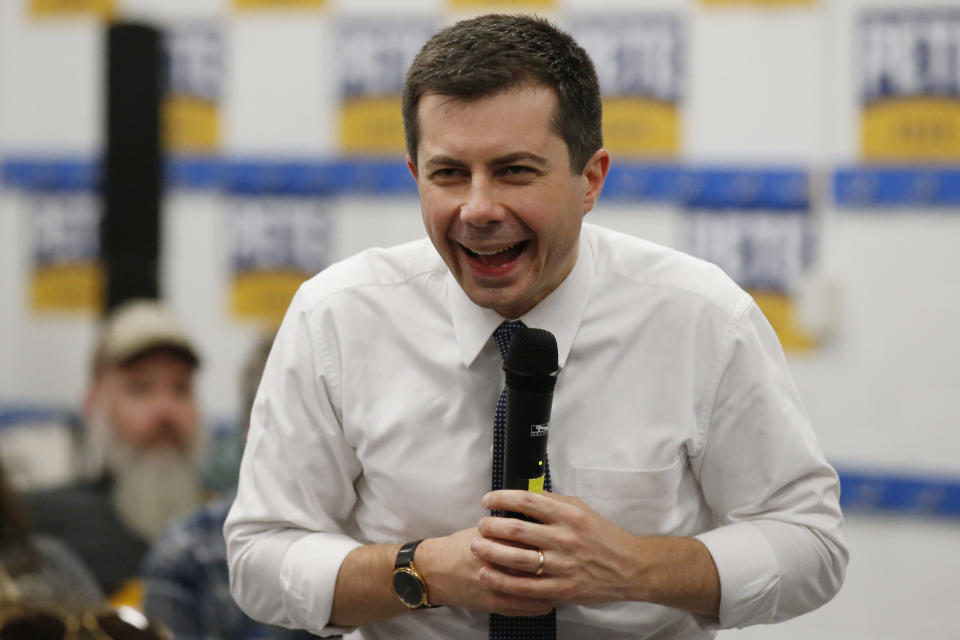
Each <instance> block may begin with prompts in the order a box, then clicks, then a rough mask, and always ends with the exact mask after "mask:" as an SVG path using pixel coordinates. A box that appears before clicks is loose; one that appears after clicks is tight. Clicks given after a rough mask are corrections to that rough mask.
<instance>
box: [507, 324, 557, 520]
mask: <svg viewBox="0 0 960 640" xmlns="http://www.w3.org/2000/svg"><path fill="white" fill-rule="evenodd" d="M559 369H560V366H559V365H558V364H557V340H556V338H554V337H553V334H552V333H550V332H549V331H546V330H544V329H530V328H527V327H520V328H519V329H517V331H516V332H515V333H514V334H513V338H512V339H511V340H510V347H509V349H508V350H507V357H506V358H504V362H503V370H504V372H505V373H506V393H507V398H506V404H507V416H506V430H505V431H506V433H505V437H504V452H503V488H504V489H522V490H524V491H533V492H535V493H543V480H544V475H545V474H546V459H547V435H548V434H549V433H550V407H551V405H552V404H553V389H554V387H555V386H556V384H557V372H558V371H559ZM505 515H507V516H510V517H515V518H523V519H525V520H529V518H526V517H525V516H523V515H521V514H518V513H512V512H507V513H506V514H505Z"/></svg>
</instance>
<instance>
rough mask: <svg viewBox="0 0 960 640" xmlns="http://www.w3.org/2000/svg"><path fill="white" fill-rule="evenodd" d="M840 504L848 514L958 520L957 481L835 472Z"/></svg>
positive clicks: (873, 472)
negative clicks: (935, 517)
mask: <svg viewBox="0 0 960 640" xmlns="http://www.w3.org/2000/svg"><path fill="white" fill-rule="evenodd" d="M838 473H839V474H840V487H841V495H840V504H841V506H842V507H843V510H844V511H845V512H847V513H853V512H883V513H895V514H900V515H916V516H949V517H960V478H954V477H946V476H943V477H937V476H921V475H909V474H905V473H902V474H896V473H889V472H885V471H877V470H844V469H840V470H838Z"/></svg>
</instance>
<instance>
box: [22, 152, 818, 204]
mask: <svg viewBox="0 0 960 640" xmlns="http://www.w3.org/2000/svg"><path fill="white" fill-rule="evenodd" d="M166 173H167V182H168V184H169V185H170V186H171V187H174V188H181V189H221V190H223V191H225V192H227V193H232V194H251V195H253V194H256V195H264V194H273V195H319V196H337V195H374V196H378V195H380V196H407V195H409V196H415V195H416V183H415V182H414V180H413V177H412V176H411V175H410V172H409V170H408V169H407V165H406V163H405V162H404V160H403V159H402V158H399V157H387V158H373V157H340V158H333V159H328V160H305V159H278V158H274V159H262V158H260V159H258V158H249V159H247V158H237V159H230V160H224V159H220V158H217V157H212V156H177V157H173V158H171V159H169V160H168V161H167V163H166ZM3 179H4V182H5V183H6V184H8V185H10V186H13V187H18V188H22V189H28V190H43V191H57V190H83V189H88V190H92V189H94V188H96V185H97V180H98V179H99V164H98V163H97V162H96V161H94V160H90V159H86V160H84V159H57V158H51V159H44V158H31V157H23V158H10V159H8V160H6V161H5V162H4V163H3ZM808 182H809V177H808V174H807V172H806V171H804V170H802V169H762V170H758V169H752V168H743V169H736V168H732V169H719V168H690V167H682V166H679V165H673V164H645V163H637V162H625V163H618V164H616V165H614V167H613V168H612V169H611V171H610V176H609V178H608V180H607V184H606V186H605V188H604V198H605V199H610V200H618V201H630V202H637V201H648V202H665V203H671V202H680V203H684V204H688V205H690V206H696V207H701V208H706V209H728V208H753V209H771V210H781V209H785V210H795V209H800V208H806V207H807V206H808V205H809V193H808V189H807V184H808Z"/></svg>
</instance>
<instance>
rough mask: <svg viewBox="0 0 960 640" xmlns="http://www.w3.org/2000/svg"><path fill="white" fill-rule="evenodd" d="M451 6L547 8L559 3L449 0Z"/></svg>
mask: <svg viewBox="0 0 960 640" xmlns="http://www.w3.org/2000/svg"><path fill="white" fill-rule="evenodd" d="M448 2H449V3H450V6H451V7H454V8H456V9H470V8H474V7H500V8H509V9H523V8H529V7H536V8H539V9H546V8H550V7H553V6H555V5H556V4H557V2H556V0H448Z"/></svg>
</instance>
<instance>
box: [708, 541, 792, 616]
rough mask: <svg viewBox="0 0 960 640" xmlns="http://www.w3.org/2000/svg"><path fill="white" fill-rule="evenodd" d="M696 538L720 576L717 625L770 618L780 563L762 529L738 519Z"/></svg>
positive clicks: (777, 596)
mask: <svg viewBox="0 0 960 640" xmlns="http://www.w3.org/2000/svg"><path fill="white" fill-rule="evenodd" d="M696 538H697V539H698V540H700V542H702V543H703V544H704V545H706V547H707V550H708V551H709V552H710V555H711V556H713V562H714V564H715V565H716V567H717V573H718V574H719V576H720V621H719V627H720V628H722V629H729V628H733V627H745V626H747V625H751V624H763V623H770V622H773V621H774V619H775V616H776V611H777V605H778V603H779V600H780V563H779V562H778V561H777V556H776V554H775V553H774V551H773V547H771V546H770V543H769V542H768V541H767V539H766V537H764V535H763V533H761V532H760V530H759V529H758V528H757V527H755V526H753V525H752V524H750V523H749V522H738V523H735V524H731V525H726V526H723V527H720V528H718V529H714V530H712V531H707V532H705V533H702V534H700V535H698V536H696ZM705 626H712V625H705Z"/></svg>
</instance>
